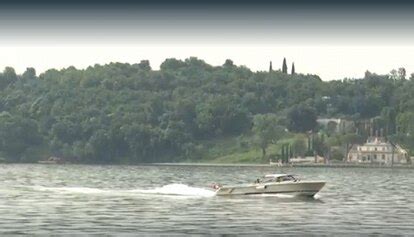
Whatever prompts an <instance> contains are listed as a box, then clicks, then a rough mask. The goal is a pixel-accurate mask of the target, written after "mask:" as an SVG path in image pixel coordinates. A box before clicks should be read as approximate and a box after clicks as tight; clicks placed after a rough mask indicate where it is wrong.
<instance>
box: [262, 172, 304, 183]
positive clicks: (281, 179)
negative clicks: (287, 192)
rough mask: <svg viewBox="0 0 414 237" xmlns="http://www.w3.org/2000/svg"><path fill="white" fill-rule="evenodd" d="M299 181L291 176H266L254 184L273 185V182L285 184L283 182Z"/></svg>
mask: <svg viewBox="0 0 414 237" xmlns="http://www.w3.org/2000/svg"><path fill="white" fill-rule="evenodd" d="M298 180H299V179H298V178H297V177H296V175H293V174H267V175H265V176H263V177H262V178H261V179H257V180H256V183H275V182H285V181H293V182H296V181H298Z"/></svg>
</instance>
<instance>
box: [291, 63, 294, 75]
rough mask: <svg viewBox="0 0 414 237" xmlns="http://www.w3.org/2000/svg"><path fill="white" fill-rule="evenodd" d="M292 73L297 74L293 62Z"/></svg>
mask: <svg viewBox="0 0 414 237" xmlns="http://www.w3.org/2000/svg"><path fill="white" fill-rule="evenodd" d="M291 74H292V75H295V63H292V73H291Z"/></svg>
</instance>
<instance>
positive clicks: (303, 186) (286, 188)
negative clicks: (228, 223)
mask: <svg viewBox="0 0 414 237" xmlns="http://www.w3.org/2000/svg"><path fill="white" fill-rule="evenodd" d="M325 183H326V182H324V181H303V180H300V179H299V177H298V176H297V175H293V174H267V175H265V176H263V177H262V178H258V179H256V180H255V181H254V182H253V183H250V184H245V185H237V186H221V185H219V184H215V185H213V188H214V189H215V190H216V195H218V196H227V195H251V194H290V195H295V196H296V195H297V196H310V197H312V196H314V195H315V194H316V193H317V192H319V191H320V190H321V189H322V188H323V186H324V185H325Z"/></svg>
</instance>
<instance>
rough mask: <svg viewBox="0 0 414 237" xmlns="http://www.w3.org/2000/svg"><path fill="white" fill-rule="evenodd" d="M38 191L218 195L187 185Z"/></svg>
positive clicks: (45, 189) (37, 187)
mask: <svg viewBox="0 0 414 237" xmlns="http://www.w3.org/2000/svg"><path fill="white" fill-rule="evenodd" d="M33 188H34V189H36V190H38V191H50V192H64V193H79V194H105V195H116V196H119V195H134V194H145V195H150V194H154V195H169V196H172V195H174V196H190V197H212V196H214V195H215V194H216V193H215V192H214V191H212V190H208V189H204V188H196V187H191V186H188V185H185V184H168V185H165V186H162V187H157V188H152V189H129V190H128V189H127V190H126V189H99V188H87V187H44V186H33Z"/></svg>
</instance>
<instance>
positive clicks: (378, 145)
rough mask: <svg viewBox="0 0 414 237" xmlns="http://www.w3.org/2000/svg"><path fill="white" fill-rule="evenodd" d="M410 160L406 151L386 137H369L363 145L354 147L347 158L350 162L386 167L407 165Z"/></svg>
mask: <svg viewBox="0 0 414 237" xmlns="http://www.w3.org/2000/svg"><path fill="white" fill-rule="evenodd" d="M408 159H409V158H408V153H407V151H406V150H404V149H403V148H402V147H400V146H399V145H397V144H393V143H391V142H389V141H387V140H386V139H385V138H384V137H369V138H368V140H367V142H366V143H365V144H363V145H357V144H354V145H352V147H351V149H350V151H349V152H348V156H347V161H348V162H353V163H376V164H386V165H392V164H405V163H407V162H408Z"/></svg>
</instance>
